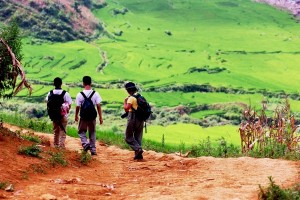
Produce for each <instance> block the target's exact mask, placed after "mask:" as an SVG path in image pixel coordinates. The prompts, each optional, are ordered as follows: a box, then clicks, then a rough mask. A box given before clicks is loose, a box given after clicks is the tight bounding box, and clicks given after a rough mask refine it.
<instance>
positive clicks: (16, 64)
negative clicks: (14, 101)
mask: <svg viewBox="0 0 300 200" xmlns="http://www.w3.org/2000/svg"><path fill="white" fill-rule="evenodd" d="M0 42H1V43H2V44H4V46H5V47H6V49H7V51H8V53H9V55H10V57H11V62H12V66H13V85H14V86H15V85H16V82H17V78H18V75H20V76H21V82H20V83H19V84H18V86H17V87H16V88H15V89H14V91H13V95H16V94H17V93H18V92H20V91H21V90H22V88H23V86H25V87H26V88H27V89H28V90H29V94H31V92H32V88H31V86H30V84H29V83H28V82H27V80H26V75H25V71H24V70H23V67H22V66H21V63H20V61H19V60H18V59H17V58H16V56H15V54H14V53H13V51H12V50H11V48H10V47H9V46H8V44H7V43H6V42H5V41H4V40H3V39H2V38H0Z"/></svg>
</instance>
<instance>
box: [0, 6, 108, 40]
mask: <svg viewBox="0 0 300 200" xmlns="http://www.w3.org/2000/svg"><path fill="white" fill-rule="evenodd" d="M105 5H106V3H105V1H104V0H97V2H94V1H81V0H68V1H67V0H53V1H46V0H38V1H32V0H21V1H18V0H10V1H0V13H1V14H0V20H1V21H3V22H7V21H10V20H11V19H13V18H15V19H16V20H17V22H18V23H19V25H20V27H21V28H22V29H23V30H25V31H26V34H28V35H32V36H34V37H37V38H40V39H47V40H51V41H58V42H59V41H70V40H76V39H82V40H89V39H91V38H93V37H96V36H98V35H99V34H100V33H102V32H103V28H102V25H101V23H100V22H99V20H98V19H96V18H95V17H94V16H93V14H92V12H91V9H94V8H98V9H99V8H102V7H104V6H105Z"/></svg>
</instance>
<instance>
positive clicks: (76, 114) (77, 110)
mask: <svg viewBox="0 0 300 200" xmlns="http://www.w3.org/2000/svg"><path fill="white" fill-rule="evenodd" d="M79 109H80V106H76V108H75V122H78V113H79Z"/></svg>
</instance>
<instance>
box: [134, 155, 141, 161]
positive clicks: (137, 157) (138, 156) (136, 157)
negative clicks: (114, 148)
mask: <svg viewBox="0 0 300 200" xmlns="http://www.w3.org/2000/svg"><path fill="white" fill-rule="evenodd" d="M134 160H143V155H142V154H140V155H136V156H134Z"/></svg>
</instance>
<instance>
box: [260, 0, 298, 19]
mask: <svg viewBox="0 0 300 200" xmlns="http://www.w3.org/2000/svg"><path fill="white" fill-rule="evenodd" d="M256 1H257V2H261V3H267V4H269V5H271V6H274V7H276V8H279V9H283V10H287V11H289V12H290V13H292V14H293V15H294V16H296V17H300V1H299V0H256Z"/></svg>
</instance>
